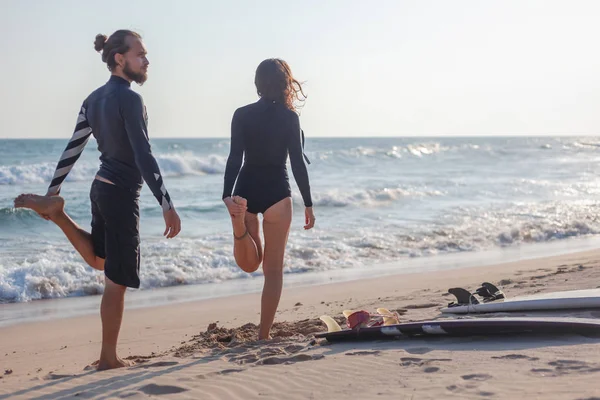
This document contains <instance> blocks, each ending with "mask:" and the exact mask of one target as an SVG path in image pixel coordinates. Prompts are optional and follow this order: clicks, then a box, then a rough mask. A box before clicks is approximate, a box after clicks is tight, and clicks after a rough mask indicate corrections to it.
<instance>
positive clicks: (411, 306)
mask: <svg viewBox="0 0 600 400" xmlns="http://www.w3.org/2000/svg"><path fill="white" fill-rule="evenodd" d="M438 306H439V304H438V303H423V304H409V305H407V306H404V308H405V309H407V310H419V309H421V308H432V307H438Z"/></svg>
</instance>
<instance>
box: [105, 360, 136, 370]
mask: <svg viewBox="0 0 600 400" xmlns="http://www.w3.org/2000/svg"><path fill="white" fill-rule="evenodd" d="M133 365H135V363H134V362H133V361H129V360H123V359H121V358H119V357H117V359H116V360H113V361H104V360H100V361H98V367H96V369H97V370H98V371H106V370H107V369H115V368H126V367H131V366H133Z"/></svg>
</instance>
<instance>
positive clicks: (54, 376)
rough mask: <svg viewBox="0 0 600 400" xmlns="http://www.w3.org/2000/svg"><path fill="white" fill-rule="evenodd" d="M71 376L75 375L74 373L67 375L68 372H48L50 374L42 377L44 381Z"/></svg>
mask: <svg viewBox="0 0 600 400" xmlns="http://www.w3.org/2000/svg"><path fill="white" fill-rule="evenodd" d="M73 376H75V375H69V374H52V373H50V374H48V375H46V376H44V378H43V379H44V380H45V381H55V380H57V379H64V378H71V377H73Z"/></svg>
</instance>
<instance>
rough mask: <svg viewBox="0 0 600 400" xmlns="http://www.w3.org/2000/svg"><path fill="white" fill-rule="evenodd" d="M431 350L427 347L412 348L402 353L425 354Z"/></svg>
mask: <svg viewBox="0 0 600 400" xmlns="http://www.w3.org/2000/svg"><path fill="white" fill-rule="evenodd" d="M432 350H433V349H430V348H429V347H412V348H410V349H406V350H404V351H406V352H407V353H408V354H427V353H429V352H430V351H432Z"/></svg>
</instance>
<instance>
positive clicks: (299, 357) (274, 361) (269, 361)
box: [256, 354, 325, 365]
mask: <svg viewBox="0 0 600 400" xmlns="http://www.w3.org/2000/svg"><path fill="white" fill-rule="evenodd" d="M324 357H325V356H323V355H322V354H316V355H313V356H311V355H310V354H296V355H295V356H291V357H269V358H264V359H262V360H259V361H258V362H257V363H256V364H257V365H279V364H284V363H294V362H300V361H312V360H320V359H321V358H324Z"/></svg>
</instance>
